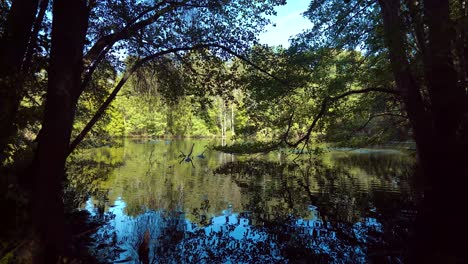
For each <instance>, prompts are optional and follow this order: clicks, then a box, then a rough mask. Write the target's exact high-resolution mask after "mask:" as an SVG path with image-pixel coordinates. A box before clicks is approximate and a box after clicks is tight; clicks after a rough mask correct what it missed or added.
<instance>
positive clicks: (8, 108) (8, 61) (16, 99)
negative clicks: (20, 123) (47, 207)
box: [0, 0, 38, 164]
mask: <svg viewBox="0 0 468 264" xmlns="http://www.w3.org/2000/svg"><path fill="white" fill-rule="evenodd" d="M37 5H38V1H37V0H35V1H32V0H15V1H13V2H12V4H11V8H10V12H9V13H8V18H7V25H6V28H5V31H4V33H3V36H2V38H1V40H0V124H2V129H0V164H1V163H2V162H3V160H4V158H5V155H4V154H5V153H4V152H5V150H6V146H7V144H8V141H9V139H10V137H11V136H12V135H13V134H14V133H15V126H14V121H15V117H16V112H17V111H18V107H19V104H20V101H21V96H22V92H23V91H22V81H21V79H22V76H21V74H20V72H21V66H22V64H23V59H24V56H25V53H26V49H27V46H28V43H29V39H30V37H31V30H32V26H33V23H34V17H35V14H36V11H37Z"/></svg>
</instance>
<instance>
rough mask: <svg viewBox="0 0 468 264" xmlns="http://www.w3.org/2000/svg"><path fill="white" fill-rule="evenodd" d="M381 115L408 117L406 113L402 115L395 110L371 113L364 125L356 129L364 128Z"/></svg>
mask: <svg viewBox="0 0 468 264" xmlns="http://www.w3.org/2000/svg"><path fill="white" fill-rule="evenodd" d="M380 116H395V117H400V118H405V119H407V118H408V117H407V116H406V115H402V114H398V113H393V112H384V113H378V114H374V115H370V116H369V118H368V119H367V121H366V122H365V123H364V124H363V125H362V126H360V127H359V128H358V129H356V130H355V131H360V130H363V129H364V128H366V126H367V125H369V123H370V122H371V121H372V120H373V119H374V118H376V117H380Z"/></svg>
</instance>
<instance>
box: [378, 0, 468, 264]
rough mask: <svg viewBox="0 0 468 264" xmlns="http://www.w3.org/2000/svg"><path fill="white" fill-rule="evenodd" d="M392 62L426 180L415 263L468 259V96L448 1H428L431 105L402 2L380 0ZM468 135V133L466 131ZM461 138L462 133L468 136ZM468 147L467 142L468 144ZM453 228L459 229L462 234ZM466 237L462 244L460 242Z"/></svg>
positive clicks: (427, 59) (426, 64) (427, 56)
mask: <svg viewBox="0 0 468 264" xmlns="http://www.w3.org/2000/svg"><path fill="white" fill-rule="evenodd" d="M379 4H380V7H381V12H382V17H383V24H384V32H385V37H386V43H387V47H388V50H389V55H390V63H391V66H392V71H393V74H394V78H395V81H396V86H397V88H398V90H399V91H400V93H401V96H402V98H403V103H404V106H405V109H406V112H407V114H408V117H409V119H410V122H411V124H412V128H413V133H414V138H415V141H416V145H417V152H418V162H419V165H420V169H421V175H422V176H423V180H424V183H423V184H424V186H423V192H424V200H423V203H422V205H421V207H420V211H419V213H418V218H417V221H416V239H415V241H414V243H413V245H414V248H413V249H412V250H413V253H414V254H413V257H414V258H413V259H412V261H413V262H416V263H446V262H448V261H449V262H450V261H455V262H456V261H461V260H462V259H463V258H465V255H466V254H465V253H464V252H463V249H466V248H468V246H467V243H466V242H464V241H463V240H465V238H466V235H467V232H466V231H467V228H466V227H464V226H465V224H464V223H463V220H462V218H461V217H459V214H460V210H461V208H464V207H466V206H465V205H464V204H463V203H462V201H463V200H464V199H463V197H462V194H463V193H464V192H463V190H462V188H463V187H464V186H466V185H465V184H464V181H465V180H464V179H466V177H468V175H467V171H466V168H465V167H466V166H465V163H466V161H467V160H466V157H467V156H466V152H467V150H466V146H464V143H463V142H462V141H461V140H460V138H459V135H460V132H461V127H462V126H461V125H462V123H463V118H466V106H464V103H463V102H466V96H465V94H464V93H463V89H460V87H459V86H457V82H458V80H457V74H456V72H455V70H454V67H453V63H452V59H451V57H450V52H451V46H450V45H451V39H450V30H451V29H450V27H449V25H450V23H449V15H448V14H449V8H448V1H442V0H434V1H431V0H429V1H425V2H424V9H425V14H424V20H423V19H421V20H420V21H426V22H427V27H428V29H429V32H428V40H422V41H420V42H421V43H428V46H426V47H423V50H424V51H425V54H424V61H423V65H424V71H425V72H424V77H425V84H426V85H427V86H428V87H427V88H428V90H429V94H430V96H429V98H428V99H429V100H428V101H429V103H427V106H426V105H425V104H424V102H423V99H422V96H421V91H422V86H420V85H418V84H417V83H416V81H415V79H414V77H413V73H412V72H411V70H410V66H409V63H408V57H407V54H406V51H405V48H406V47H407V45H406V38H405V35H404V34H403V28H404V27H403V25H402V23H401V19H402V17H401V14H400V12H401V7H400V1H399V0H379ZM463 133H466V131H464V132H463ZM463 133H461V134H463ZM465 144H466V143H465ZM451 227H454V228H456V231H455V230H453V229H452V228H451ZM460 238H462V239H460Z"/></svg>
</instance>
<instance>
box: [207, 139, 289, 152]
mask: <svg viewBox="0 0 468 264" xmlns="http://www.w3.org/2000/svg"><path fill="white" fill-rule="evenodd" d="M281 146H282V145H281V144H278V143H273V142H261V141H256V142H243V143H234V144H232V145H229V146H227V145H226V146H213V149H214V150H218V151H221V152H225V153H230V154H255V153H266V152H270V151H273V150H276V149H278V148H280V147H281Z"/></svg>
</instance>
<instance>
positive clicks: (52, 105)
mask: <svg viewBox="0 0 468 264" xmlns="http://www.w3.org/2000/svg"><path fill="white" fill-rule="evenodd" d="M88 13H89V12H88V8H87V6H86V1H85V0H55V1H54V4H53V22H52V47H51V55H50V66H49V74H48V77H49V81H48V88H47V98H46V105H45V112H44V120H43V122H42V131H41V137H40V138H39V143H38V150H37V152H36V157H35V163H34V166H35V170H34V171H35V173H34V197H35V199H34V203H33V217H34V223H35V224H36V232H37V235H38V238H39V241H40V242H41V244H42V246H43V250H44V251H43V252H44V255H42V256H38V258H39V259H38V262H45V263H56V261H57V257H58V256H60V255H63V254H64V245H66V243H65V232H64V206H63V201H62V196H61V194H62V190H63V188H62V183H63V179H64V173H65V170H64V168H65V160H66V157H67V150H68V144H69V142H70V136H71V131H72V126H73V119H74V115H75V109H76V104H77V100H78V97H79V91H80V84H81V74H82V71H83V48H84V42H85V37H86V31H87V27H88Z"/></svg>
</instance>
